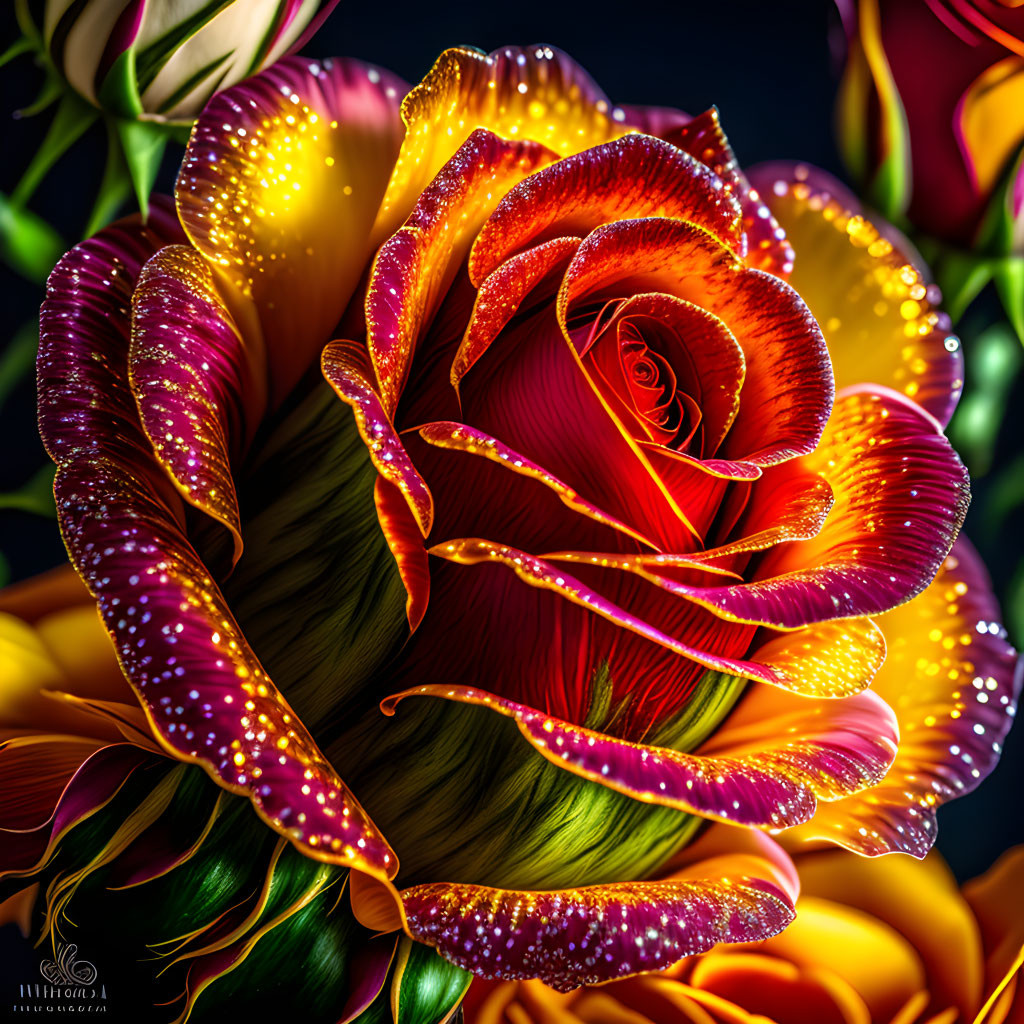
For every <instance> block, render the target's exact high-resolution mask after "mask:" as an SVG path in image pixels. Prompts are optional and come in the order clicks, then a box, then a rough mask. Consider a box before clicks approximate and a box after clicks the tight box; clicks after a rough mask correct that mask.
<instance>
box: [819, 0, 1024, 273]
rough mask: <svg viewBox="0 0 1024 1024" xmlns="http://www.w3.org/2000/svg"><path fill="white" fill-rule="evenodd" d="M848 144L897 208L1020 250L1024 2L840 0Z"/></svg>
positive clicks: (933, 224) (918, 219)
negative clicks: (1022, 7)
mask: <svg viewBox="0 0 1024 1024" xmlns="http://www.w3.org/2000/svg"><path fill="white" fill-rule="evenodd" d="M839 9H840V12H841V14H842V19H843V25H844V28H845V30H846V35H847V41H848V53H847V59H846V65H845V70H844V73H843V80H842V85H841V88H840V94H839V105H838V114H839V120H838V123H839V132H840V143H841V146H842V149H843V156H844V158H845V160H846V162H847V164H848V166H849V167H850V170H851V171H852V172H853V173H854V175H855V176H856V177H858V178H859V179H860V180H861V182H862V183H864V184H865V185H866V186H867V187H868V190H869V194H870V196H871V198H872V200H873V201H874V202H875V203H876V204H877V205H878V206H879V208H880V209H882V210H883V211H885V212H886V213H887V214H888V215H890V216H895V215H898V214H902V213H904V212H905V213H906V214H907V216H908V217H909V219H910V221H911V222H912V223H913V224H915V225H917V226H918V227H920V228H922V229H923V230H924V231H926V232H928V233H929V234H931V235H934V236H935V237H936V238H939V239H943V240H946V241H950V242H954V243H958V244H959V245H962V246H969V245H972V244H976V243H980V244H984V245H986V246H991V247H993V248H994V249H995V250H996V251H998V252H1002V253H1006V252H1019V251H1021V248H1022V244H1024V235H1022V231H1024V227H1022V225H1024V218H1022V216H1021V201H1022V195H1024V193H1022V188H1024V178H1022V177H1021V167H1020V160H1019V157H1020V150H1021V146H1022V145H1024V115H1022V114H1021V111H1022V110H1024V44H1022V42H1021V39H1022V37H1024V12H1022V11H1021V10H1019V9H1018V8H1017V7H1016V5H1015V4H1013V3H1010V2H1003V0H999V2H998V3H994V4H978V3H973V2H963V3H961V2H945V0H944V2H941V3H935V4H929V3H926V2H924V0H920V2H914V3H897V2H888V0H840V2H839Z"/></svg>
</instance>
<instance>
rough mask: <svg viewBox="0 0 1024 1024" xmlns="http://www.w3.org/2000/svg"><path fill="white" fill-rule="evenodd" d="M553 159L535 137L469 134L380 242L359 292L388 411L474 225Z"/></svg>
mask: <svg viewBox="0 0 1024 1024" xmlns="http://www.w3.org/2000/svg"><path fill="white" fill-rule="evenodd" d="M554 159H555V154H554V153H552V152H551V151H550V150H547V149H545V148H544V147H543V146H539V145H537V143H535V142H529V141H525V140H524V141H522V142H509V141H506V140H505V139H501V138H499V137H498V136H497V135H494V134H492V133H491V132H487V131H483V130H482V129H481V130H477V131H475V132H473V134H472V135H470V136H469V138H468V139H466V141H465V142H464V143H463V144H462V146H460V147H459V149H458V151H457V152H456V153H455V154H454V155H453V156H452V158H451V160H449V161H448V163H446V164H445V165H444V167H443V168H442V169H441V170H440V172H439V173H438V175H437V177H436V178H435V179H434V180H433V181H432V182H431V183H430V185H429V186H428V187H427V188H426V189H425V190H424V192H423V194H422V195H421V196H420V198H419V201H418V202H417V203H416V206H415V208H414V209H413V211H412V213H411V214H410V215H409V219H408V220H407V221H406V223H405V225H404V226H403V227H402V229H401V230H400V231H398V232H396V233H395V234H394V235H392V236H391V238H389V239H388V240H387V241H386V242H385V243H384V245H383V246H382V247H381V250H380V252H379V253H378V254H377V258H376V260H375V261H374V264H373V269H372V271H371V273H370V285H369V288H368V289H367V293H366V330H367V340H368V347H369V352H370V358H371V360H372V361H373V368H374V372H375V373H376V375H377V381H378V383H379V388H380V394H381V399H382V400H383V403H384V408H385V410H386V411H387V413H388V415H392V416H393V415H394V412H395V409H396V407H397V406H398V398H399V395H400V394H401V391H402V386H403V384H404V383H405V378H406V374H407V373H408V372H409V366H410V364H411V362H412V356H413V352H414V351H415V349H416V343H417V341H418V340H419V336H420V333H421V331H422V329H423V327H424V325H425V324H429V323H430V320H431V316H432V314H433V312H434V310H435V308H436V305H437V303H438V302H439V301H440V299H441V298H442V297H443V296H444V294H445V292H446V290H447V288H448V286H449V285H450V284H451V282H452V279H453V278H454V275H455V271H456V269H457V268H458V266H459V263H460V262H461V256H462V253H463V251H464V250H465V249H467V248H468V247H469V245H470V242H471V240H472V238H473V237H474V235H475V234H476V231H477V229H478V228H479V226H480V224H481V223H483V221H484V220H485V219H486V218H487V216H488V215H489V214H490V212H491V210H493V209H494V207H495V206H496V205H497V203H498V200H499V199H500V198H501V196H502V195H504V194H505V192H506V191H507V190H508V189H509V188H511V187H512V186H513V185H514V184H515V183H516V182H518V181H520V180H521V179H522V178H524V177H526V176H527V175H528V174H530V173H531V172H532V171H535V170H536V169H537V168H538V167H543V166H544V165H545V164H547V163H549V162H550V161H552V160H554Z"/></svg>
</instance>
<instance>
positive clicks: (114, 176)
mask: <svg viewBox="0 0 1024 1024" xmlns="http://www.w3.org/2000/svg"><path fill="white" fill-rule="evenodd" d="M131 191H132V179H131V175H130V174H129V172H128V164H127V162H126V161H125V158H124V151H123V150H122V149H121V137H120V135H119V134H118V132H117V130H116V129H115V128H114V126H113V125H112V124H111V123H110V122H109V121H108V122H107V162H106V165H105V167H104V168H103V180H102V181H101V182H100V187H99V191H98V192H97V193H96V201H95V202H94V203H93V204H92V210H91V211H90V213H89V221H88V223H87V224H86V226H85V237H86V238H88V237H89V236H90V235H94V234H96V232H97V231H99V230H100V228H102V227H105V226H106V225H107V224H109V223H110V221H112V220H113V219H114V217H115V216H116V215H117V212H118V211H119V210H120V209H121V207H122V206H123V205H124V201H125V200H126V199H127V198H128V196H129V195H130V194H131Z"/></svg>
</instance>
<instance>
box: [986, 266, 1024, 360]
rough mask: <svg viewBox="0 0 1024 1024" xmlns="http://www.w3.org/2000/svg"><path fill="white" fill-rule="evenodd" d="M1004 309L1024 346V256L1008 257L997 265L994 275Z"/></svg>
mask: <svg viewBox="0 0 1024 1024" xmlns="http://www.w3.org/2000/svg"><path fill="white" fill-rule="evenodd" d="M992 276H993V279H994V280H995V283H996V291H998V292H999V298H1000V299H1001V300H1002V303H1003V309H1004V310H1005V311H1006V315H1007V317H1009V320H1010V323H1011V324H1013V329H1014V330H1015V331H1016V332H1017V338H1018V340H1019V341H1020V342H1021V343H1022V344H1024V256H1007V257H1006V258H1005V259H1002V260H999V261H998V263H997V264H996V268H995V273H994V274H993V275H992Z"/></svg>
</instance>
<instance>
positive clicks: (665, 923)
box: [402, 877, 793, 991]
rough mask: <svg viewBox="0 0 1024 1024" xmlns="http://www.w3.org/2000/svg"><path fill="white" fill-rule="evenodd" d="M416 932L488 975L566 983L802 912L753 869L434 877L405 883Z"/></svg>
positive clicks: (672, 957) (647, 964) (633, 968)
mask: <svg viewBox="0 0 1024 1024" xmlns="http://www.w3.org/2000/svg"><path fill="white" fill-rule="evenodd" d="M402 904H403V906H404V908H405V916H406V918H407V922H408V924H407V929H408V932H409V934H410V935H411V936H412V937H413V938H414V939H416V940H417V941H419V942H425V943H427V944H428V945H430V946H434V947H435V948H436V949H437V951H438V952H439V953H440V954H441V955H442V956H443V957H445V958H446V959H447V960H450V961H451V962H452V963H454V964H457V965H458V966H459V967H462V968H464V969H466V970H469V971H472V972H474V973H475V974H478V975H481V976H482V977H485V978H508V979H520V978H540V979H541V980H542V981H544V982H545V983H546V984H548V985H550V986H551V987H553V988H556V989H559V990H561V991H568V990H570V989H572V988H576V987H577V986H579V985H582V984H596V983H599V982H602V981H609V980H610V979H612V978H620V977H623V976H626V975H630V974H636V973H638V972H640V971H651V970H658V969H660V968H662V967H667V966H668V965H669V964H671V963H675V962H676V961H677V960H680V959H682V958H683V957H684V956H692V955H693V954H695V953H701V952H704V951H705V950H707V949H710V948H711V947H712V946H713V945H714V944H715V943H717V942H751V941H755V940H757V939H762V938H767V937H768V936H769V935H774V934H776V933H777V932H779V931H781V930H782V929H783V928H784V927H785V926H786V925H787V924H789V922H790V921H791V920H792V917H793V908H792V904H791V903H790V901H789V898H788V897H787V896H786V895H785V894H784V893H783V891H782V890H781V889H780V888H778V886H776V885H775V884H774V883H773V882H768V881H765V880H763V879H755V878H749V877H740V878H729V879H724V878H723V879H702V880H700V881H684V880H672V879H669V880H666V881H663V882H616V883H612V884H609V885H599V886H590V887H587V888H583V889H566V890H561V891H556V892H514V891H511V890H507V889H493V888H489V887H487V886H482V885H458V884H449V883H434V884H429V885H417V886H413V887H412V888H409V889H405V890H404V891H403V892H402Z"/></svg>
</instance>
